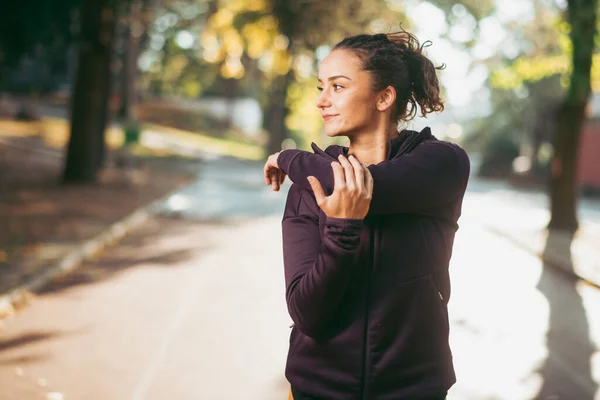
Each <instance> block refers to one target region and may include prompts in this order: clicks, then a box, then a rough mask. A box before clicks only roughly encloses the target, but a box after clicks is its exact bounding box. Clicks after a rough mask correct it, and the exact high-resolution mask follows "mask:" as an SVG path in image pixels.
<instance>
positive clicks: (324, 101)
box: [316, 90, 331, 108]
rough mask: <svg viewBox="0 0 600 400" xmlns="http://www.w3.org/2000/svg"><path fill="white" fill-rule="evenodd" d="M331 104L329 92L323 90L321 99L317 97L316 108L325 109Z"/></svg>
mask: <svg viewBox="0 0 600 400" xmlns="http://www.w3.org/2000/svg"><path fill="white" fill-rule="evenodd" d="M330 105H331V102H330V101H329V96H327V92H326V91H325V90H323V91H322V92H321V94H320V95H319V97H317V102H316V106H317V108H325V107H329V106H330Z"/></svg>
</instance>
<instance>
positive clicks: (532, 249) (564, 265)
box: [484, 224, 600, 288]
mask: <svg viewBox="0 0 600 400" xmlns="http://www.w3.org/2000/svg"><path fill="white" fill-rule="evenodd" d="M484 228H485V229H486V230H488V231H490V232H491V233H493V234H495V235H497V236H500V237H503V238H504V239H507V240H508V241H510V242H511V243H512V244H513V245H515V246H516V247H518V248H520V249H522V250H525V251H526V252H528V253H530V254H532V255H534V256H536V257H538V258H539V259H540V260H542V261H543V262H544V263H546V264H547V265H549V266H552V267H554V268H555V269H557V270H559V271H560V272H561V273H563V274H566V275H568V276H570V277H572V278H575V279H580V280H582V281H585V282H587V283H588V284H590V285H592V286H595V287H597V288H600V279H599V278H598V276H595V275H594V274H593V273H589V271H587V272H586V270H585V268H580V267H578V266H577V265H575V264H574V263H573V261H572V259H571V258H569V257H565V256H564V255H563V254H561V253H556V252H553V251H544V250H543V249H542V250H540V249H539V248H537V246H535V245H533V244H531V243H528V242H527V241H523V240H519V238H518V237H516V236H514V235H511V234H510V233H507V232H506V231H504V230H502V229H498V228H497V227H494V226H491V225H488V224H484ZM596 275H597V274H596Z"/></svg>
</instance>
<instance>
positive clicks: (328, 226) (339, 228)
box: [324, 217, 364, 252]
mask: <svg viewBox="0 0 600 400" xmlns="http://www.w3.org/2000/svg"><path fill="white" fill-rule="evenodd" d="M363 225H364V223H363V220H362V219H346V218H330V217H327V218H326V219H325V230H324V234H325V237H326V238H327V239H329V240H331V241H332V242H333V243H335V245H336V246H338V247H339V248H341V249H343V250H344V251H350V252H353V251H356V250H358V246H359V244H360V232H361V230H362V228H363Z"/></svg>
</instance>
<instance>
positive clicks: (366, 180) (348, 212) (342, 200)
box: [308, 155, 373, 219]
mask: <svg viewBox="0 0 600 400" xmlns="http://www.w3.org/2000/svg"><path fill="white" fill-rule="evenodd" d="M338 159H339V163H338V162H335V161H334V162H332V163H331V168H333V177H334V182H335V183H334V190H333V193H332V194H331V195H330V196H326V195H325V192H324V191H323V187H322V186H321V183H320V182H319V180H318V179H317V178H315V177H313V176H309V177H308V181H309V182H310V185H311V187H312V190H313V192H314V194H315V198H316V199H317V204H318V205H319V207H320V208H321V210H323V212H324V213H325V215H327V216H328V217H331V218H345V219H364V218H365V216H366V215H367V213H368V212H369V207H370V205H371V198H372V196H373V177H372V176H371V172H370V171H369V170H368V168H367V167H365V166H364V165H362V164H361V163H359V162H358V160H357V159H356V158H355V157H354V156H350V157H349V158H348V159H347V158H346V157H344V156H343V155H340V156H339V158H338Z"/></svg>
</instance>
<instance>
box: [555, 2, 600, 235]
mask: <svg viewBox="0 0 600 400" xmlns="http://www.w3.org/2000/svg"><path fill="white" fill-rule="evenodd" d="M597 3H598V0H569V1H568V7H569V10H568V14H569V15H568V20H569V23H570V25H571V43H572V44H573V58H572V65H573V69H572V73H571V81H570V84H569V90H568V94H567V97H566V99H565V101H564V103H563V104H562V106H561V107H560V108H559V110H558V113H557V116H556V121H557V122H556V135H555V138H554V155H553V158H552V168H551V179H550V204H551V219H550V223H549V225H548V228H550V229H556V230H563V231H570V232H575V231H576V230H577V228H578V221H577V159H578V150H579V137H580V136H581V129H582V127H583V123H584V120H585V109H586V106H587V103H588V99H589V97H590V93H591V82H590V81H591V76H590V75H591V67H592V54H593V51H594V37H595V34H596V8H597Z"/></svg>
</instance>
